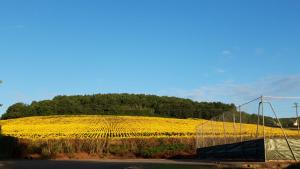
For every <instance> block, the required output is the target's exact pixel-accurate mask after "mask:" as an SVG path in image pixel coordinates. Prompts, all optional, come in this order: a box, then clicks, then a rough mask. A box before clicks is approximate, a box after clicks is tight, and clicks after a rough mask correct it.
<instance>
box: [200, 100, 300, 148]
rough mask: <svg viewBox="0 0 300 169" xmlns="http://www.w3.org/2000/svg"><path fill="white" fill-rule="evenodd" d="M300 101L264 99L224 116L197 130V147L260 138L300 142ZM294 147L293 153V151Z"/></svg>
mask: <svg viewBox="0 0 300 169" xmlns="http://www.w3.org/2000/svg"><path fill="white" fill-rule="evenodd" d="M299 110H300V97H271V96H261V97H258V98H256V99H253V100H251V101H249V102H247V103H244V104H241V105H240V106H237V108H236V109H234V110H232V111H229V112H223V113H222V114H221V115H218V116H216V117H214V118H212V119H210V120H207V121H205V122H203V123H202V124H200V125H199V126H198V127H197V131H196V133H197V134H196V136H197V138H196V140H197V142H196V143H197V147H198V148H203V147H209V146H215V145H222V144H229V143H237V142H242V141H247V140H254V139H259V138H283V139H285V140H286V142H287V144H289V139H292V138H293V139H295V138H300V130H299V118H298V113H299V112H298V111H299ZM292 148H293V147H291V151H292Z"/></svg>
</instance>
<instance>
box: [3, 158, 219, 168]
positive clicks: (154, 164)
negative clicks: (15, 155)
mask: <svg viewBox="0 0 300 169" xmlns="http://www.w3.org/2000/svg"><path fill="white" fill-rule="evenodd" d="M169 168H170V169H209V168H212V169H213V168H217V165H216V164H214V163H202V162H201V163H200V162H197V161H182V160H181V161H174V160H159V159H158V160H145V159H140V160H139V159H136V160H13V161H0V169H169Z"/></svg>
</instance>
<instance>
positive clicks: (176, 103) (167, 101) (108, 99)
mask: <svg viewBox="0 0 300 169" xmlns="http://www.w3.org/2000/svg"><path fill="white" fill-rule="evenodd" d="M226 111H235V106H234V105H233V104H224V103H221V102H196V101H192V100H190V99H182V98H176V97H166V96H155V95H143V94H96V95H84V96H81V95H76V96H56V97H54V98H53V99H52V100H43V101H38V102H37V101H34V102H32V103H31V104H30V105H27V104H24V103H16V104H14V105H12V106H10V107H9V108H8V109H7V112H6V113H5V114H3V115H2V119H10V118H18V117H27V116H44V115H79V114H84V115H87V114H90V115H137V116H160V117H174V118H203V119H210V118H211V117H214V116H217V115H219V114H221V113H222V112H226Z"/></svg>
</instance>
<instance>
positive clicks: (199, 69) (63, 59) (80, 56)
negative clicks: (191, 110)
mask: <svg viewBox="0 0 300 169" xmlns="http://www.w3.org/2000/svg"><path fill="white" fill-rule="evenodd" d="M299 9H300V2H299V1H296V0H286V1H284V0H281V1H279V0H272V1H271V0H264V1H260V0H257V1H255V0H251V1H250V0H245V1H240V0H235V1H234V0H224V1H216V0H207V1H204V0H203V1H199V0H194V1H192V0H181V1H179V0H159V1H158V0H136V1H134V0H103V1H101V0H89V1H84V0H42V1H41V0H28V1H22V0H19V1H16V0H4V1H0V59H1V60H0V61H1V62H0V79H1V80H3V81H4V83H3V84H1V85H0V102H1V103H3V104H4V105H3V107H2V108H1V109H0V113H3V112H4V111H5V110H6V108H7V107H8V106H9V105H11V104H13V103H15V102H25V103H30V102H31V101H32V100H41V99H51V98H52V97H53V96H55V95H72V94H94V93H122V92H126V93H147V94H158V95H169V96H179V97H185V98H191V99H194V100H199V101H223V102H233V103H236V104H239V103H240V102H242V101H243V100H247V99H249V98H252V97H256V96H259V95H261V94H266V95H300V71H299V70H300V68H299V63H300V47H299V45H300V22H299V21H300V12H299Z"/></svg>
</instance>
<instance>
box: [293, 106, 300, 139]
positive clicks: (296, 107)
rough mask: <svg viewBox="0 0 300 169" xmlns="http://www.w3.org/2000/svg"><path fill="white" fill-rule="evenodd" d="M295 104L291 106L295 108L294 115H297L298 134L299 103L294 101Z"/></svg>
mask: <svg viewBox="0 0 300 169" xmlns="http://www.w3.org/2000/svg"><path fill="white" fill-rule="evenodd" d="M294 105H295V106H293V107H294V108H295V109H296V116H297V121H296V122H297V127H298V135H299V115H298V108H299V104H298V103H294Z"/></svg>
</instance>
